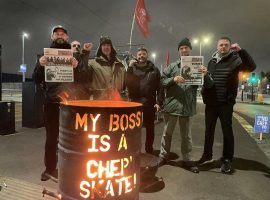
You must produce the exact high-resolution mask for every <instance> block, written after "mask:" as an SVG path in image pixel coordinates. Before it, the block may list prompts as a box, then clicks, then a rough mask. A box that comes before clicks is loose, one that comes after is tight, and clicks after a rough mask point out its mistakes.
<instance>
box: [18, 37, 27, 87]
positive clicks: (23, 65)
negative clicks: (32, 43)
mask: <svg viewBox="0 0 270 200" xmlns="http://www.w3.org/2000/svg"><path fill="white" fill-rule="evenodd" d="M24 38H27V39H28V38H29V34H28V33H25V32H23V33H22V65H21V69H20V71H21V72H22V74H23V82H25V72H26V65H25V63H24Z"/></svg>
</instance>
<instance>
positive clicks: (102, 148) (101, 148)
mask: <svg viewBox="0 0 270 200" xmlns="http://www.w3.org/2000/svg"><path fill="white" fill-rule="evenodd" d="M88 138H89V139H90V140H91V141H92V144H91V148H88V150H87V151H88V152H89V153H90V152H99V151H101V152H106V151H109V150H110V148H111V145H110V143H109V142H108V141H109V140H110V139H111V138H110V136H109V135H102V136H101V137H100V135H93V134H88ZM99 138H100V140H99V141H100V143H101V144H102V145H103V146H102V145H99V144H97V140H98V139H99ZM106 140H107V141H106Z"/></svg>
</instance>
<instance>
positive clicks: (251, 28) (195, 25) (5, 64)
mask: <svg viewBox="0 0 270 200" xmlns="http://www.w3.org/2000/svg"><path fill="white" fill-rule="evenodd" d="M135 4H136V0H57V1H55V0H46V1H41V0H0V19H1V23H0V44H2V48H3V49H2V72H5V73H18V70H19V66H20V64H21V63H22V32H23V31H25V32H27V33H29V34H30V37H29V39H25V63H26V64H27V65H28V72H27V77H31V74H32V72H33V69H34V65H35V60H36V54H38V53H42V52H43V48H44V47H48V46H49V45H50V42H51V41H50V35H51V29H52V27H53V26H55V25H58V24H61V25H63V26H65V27H66V29H67V30H68V32H69V36H70V42H71V41H73V40H75V39H76V40H79V41H80V42H81V43H84V42H92V43H93V44H94V49H95V48H96V47H97V46H98V43H99V38H100V36H101V35H104V36H110V37H111V39H112V41H113V43H114V45H115V46H116V47H117V49H118V50H119V51H120V52H123V51H127V50H128V46H127V44H128V42H129V37H130V29H131V23H132V18H133V13H134V9H135ZM145 4H146V8H147V10H148V12H149V14H150V17H151V22H150V23H149V30H150V35H149V37H148V38H146V39H145V38H144V37H143V35H142V33H141V32H140V31H139V29H138V26H137V25H136V24H135V27H134V32H133V40H132V43H133V44H144V45H145V46H146V47H147V48H148V49H149V51H150V54H151V53H152V52H155V53H156V54H157V57H156V65H157V66H160V65H162V64H164V63H165V58H166V52H167V51H169V52H170V58H171V61H174V60H175V59H177V58H178V52H177V44H178V42H179V41H180V40H181V39H182V38H184V37H189V38H190V39H193V38H200V37H201V38H202V37H204V36H208V37H210V40H211V41H210V43H209V44H207V45H203V46H202V55H203V56H205V64H207V62H208V60H209V59H210V57H211V55H212V53H213V52H214V51H215V50H216V41H217V39H218V38H219V37H221V36H229V37H230V38H231V39H232V41H233V42H237V43H238V44H239V45H240V46H241V47H242V48H245V49H246V50H247V51H248V52H249V53H250V54H251V55H252V56H253V58H254V60H255V61H256V63H257V66H258V68H257V70H256V71H257V72H259V71H261V70H264V71H270V68H269V64H268V63H270V58H269V52H270V51H269V50H268V49H269V46H270V39H269V33H270V14H269V8H270V1H269V0H257V1H255V0H234V1H233V0H227V1H220V0H204V1H203V0H181V1H180V0H166V1H165V0H145ZM136 48H137V47H134V50H136ZM133 52H134V51H133ZM198 54H199V46H198V45H195V44H194V45H193V52H192V55H198ZM149 59H152V58H151V57H150V58H149Z"/></svg>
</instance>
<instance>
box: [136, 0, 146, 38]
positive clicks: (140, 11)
mask: <svg viewBox="0 0 270 200" xmlns="http://www.w3.org/2000/svg"><path fill="white" fill-rule="evenodd" d="M135 17H136V22H137V24H138V26H139V28H140V29H141V31H142V33H143V35H144V37H147V36H148V35H149V31H148V22H149V21H150V17H149V14H148V12H147V10H146V7H145V4H144V0H138V1H137V4H136V8H135Z"/></svg>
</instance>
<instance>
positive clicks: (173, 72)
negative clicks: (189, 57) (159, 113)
mask: <svg viewBox="0 0 270 200" xmlns="http://www.w3.org/2000/svg"><path fill="white" fill-rule="evenodd" d="M180 71H181V64H180V60H178V61H176V62H174V63H171V64H170V65H169V66H168V67H167V68H165V69H164V71H163V74H162V77H161V83H162V86H163V87H164V89H165V94H166V96H165V102H164V107H163V110H164V112H165V113H169V114H172V115H178V116H193V115H195V114H196V104H197V88H198V86H196V85H184V84H177V83H175V82H174V80H173V79H174V77H175V76H178V75H180Z"/></svg>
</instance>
